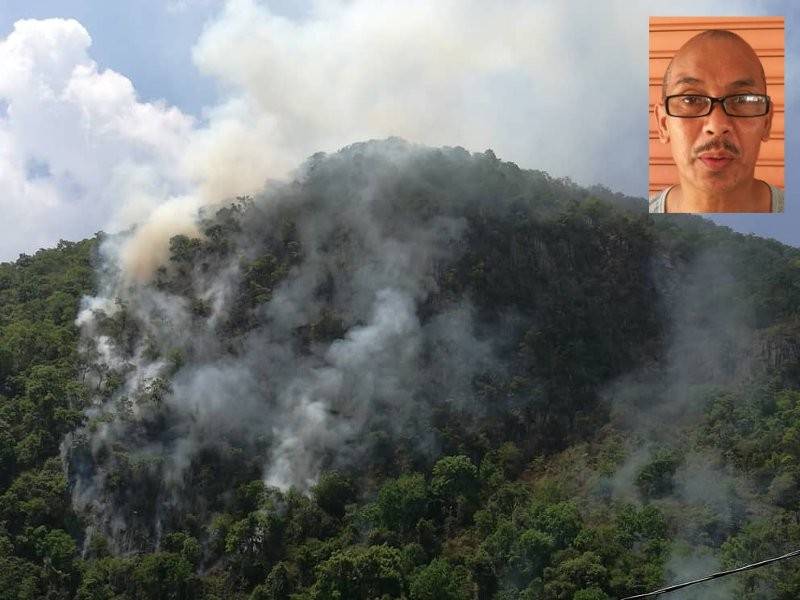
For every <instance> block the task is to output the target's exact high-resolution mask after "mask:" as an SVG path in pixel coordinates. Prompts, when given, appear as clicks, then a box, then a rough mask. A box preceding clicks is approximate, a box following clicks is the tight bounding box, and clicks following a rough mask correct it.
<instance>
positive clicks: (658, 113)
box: [653, 104, 669, 144]
mask: <svg viewBox="0 0 800 600" xmlns="http://www.w3.org/2000/svg"><path fill="white" fill-rule="evenodd" d="M653 113H654V114H655V118H656V127H658V139H659V141H660V142H661V143H662V144H669V131H668V130H667V111H665V110H664V106H663V105H662V104H656V105H655V106H654V107H653Z"/></svg>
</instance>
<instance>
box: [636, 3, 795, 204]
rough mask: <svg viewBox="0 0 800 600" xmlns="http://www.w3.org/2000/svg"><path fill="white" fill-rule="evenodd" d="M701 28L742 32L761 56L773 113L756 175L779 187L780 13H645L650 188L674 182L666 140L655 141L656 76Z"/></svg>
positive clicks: (658, 96) (654, 189) (658, 86)
mask: <svg viewBox="0 0 800 600" xmlns="http://www.w3.org/2000/svg"><path fill="white" fill-rule="evenodd" d="M706 29H728V30H730V31H733V32H735V33H737V34H739V35H740V36H742V37H743V38H744V39H745V40H747V43H749V44H750V45H751V46H752V47H753V49H754V50H755V51H756V54H758V57H759V58H760V59H761V63H762V64H763V65H764V72H765V74H766V76H767V94H769V96H770V97H771V98H772V102H773V105H774V111H775V114H774V116H773V119H772V133H771V134H770V139H769V140H768V141H767V142H765V143H763V144H762V145H761V152H760V154H759V157H758V162H757V163H756V177H757V178H758V179H763V180H765V181H768V182H769V183H771V184H773V185H778V186H780V187H783V185H784V182H783V122H784V118H783V110H784V109H783V106H784V100H783V98H784V96H783V94H784V86H783V59H784V42H783V17H650V190H649V193H650V194H653V193H654V192H657V191H659V190H662V189H664V188H665V187H667V186H669V185H672V184H673V183H678V170H677V168H676V167H675V163H674V162H673V161H672V154H671V152H670V147H669V144H662V143H660V142H659V141H658V130H657V127H656V119H655V116H654V113H653V106H654V103H656V102H660V101H661V79H662V78H663V76H664V71H666V70H667V65H668V64H669V61H670V58H672V56H673V55H674V54H675V52H676V51H677V50H678V48H680V47H681V46H682V45H683V43H684V42H686V41H687V40H688V39H689V38H691V37H693V36H695V35H697V34H698V33H700V32H701V31H705V30H706Z"/></svg>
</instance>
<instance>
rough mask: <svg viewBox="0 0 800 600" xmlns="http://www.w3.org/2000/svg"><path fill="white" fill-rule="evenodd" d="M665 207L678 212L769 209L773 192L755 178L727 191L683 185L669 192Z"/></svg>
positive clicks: (770, 208) (766, 210) (765, 210)
mask: <svg viewBox="0 0 800 600" xmlns="http://www.w3.org/2000/svg"><path fill="white" fill-rule="evenodd" d="M666 210H667V212H676V213H681V212H682V213H735V212H770V210H772V194H771V191H770V188H769V186H768V185H767V184H766V183H764V182H763V181H761V180H760V179H752V180H750V181H748V182H746V183H744V184H743V185H742V186H739V187H737V188H734V189H732V190H727V191H725V192H707V191H705V190H700V189H697V188H694V187H692V186H691V185H683V184H681V185H676V186H675V187H674V188H672V189H671V190H670V191H669V194H668V196H667V206H666Z"/></svg>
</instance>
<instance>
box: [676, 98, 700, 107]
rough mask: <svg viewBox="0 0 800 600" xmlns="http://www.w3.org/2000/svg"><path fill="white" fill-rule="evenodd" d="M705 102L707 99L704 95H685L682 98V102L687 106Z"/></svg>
mask: <svg viewBox="0 0 800 600" xmlns="http://www.w3.org/2000/svg"><path fill="white" fill-rule="evenodd" d="M704 102H705V99H704V98H703V97H702V96H684V97H683V98H681V104H684V105H686V106H698V105H700V104H703V103H704Z"/></svg>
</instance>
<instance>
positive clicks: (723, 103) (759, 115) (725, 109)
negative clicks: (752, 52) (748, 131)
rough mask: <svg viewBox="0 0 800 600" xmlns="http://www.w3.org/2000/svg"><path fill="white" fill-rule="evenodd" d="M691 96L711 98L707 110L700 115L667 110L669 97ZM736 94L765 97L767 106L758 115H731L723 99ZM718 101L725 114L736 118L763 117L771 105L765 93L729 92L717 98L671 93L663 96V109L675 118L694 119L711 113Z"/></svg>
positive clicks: (733, 96) (734, 96)
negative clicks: (674, 112)
mask: <svg viewBox="0 0 800 600" xmlns="http://www.w3.org/2000/svg"><path fill="white" fill-rule="evenodd" d="M687 96H688V97H692V98H706V99H708V100H711V103H710V104H709V105H708V111H706V112H704V113H703V114H701V115H673V114H672V113H671V112H669V100H670V98H685V97H687ZM737 96H758V97H759V98H766V100H767V106H766V109H765V110H764V112H763V113H761V114H758V115H733V114H731V113H729V112H728V109H727V108H725V101H726V100H727V99H728V98H736V97H737ZM716 102H719V103H720V105H722V110H723V111H724V112H725V114H726V115H728V116H729V117H736V118H737V119H751V118H753V117H763V116H764V115H767V114H769V109H770V106H772V99H771V98H770V97H769V96H767V95H766V94H729V95H727V96H720V97H719V98H715V97H714V96H705V95H703V94H672V95H670V96H665V97H664V110H665V111H666V112H667V114H668V115H669V116H670V117H675V118H677V119H696V118H698V117H705V116H708V115H710V114H711V111H712V110H714V104H715V103H716Z"/></svg>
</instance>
